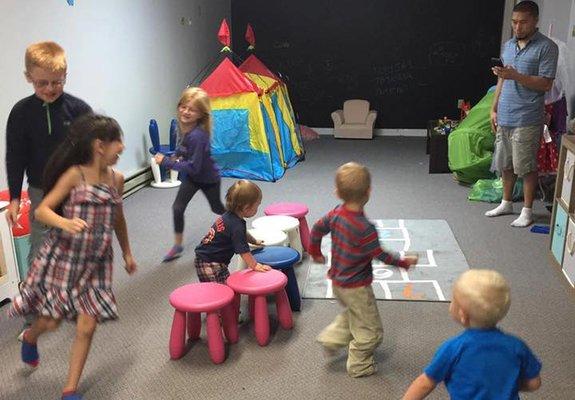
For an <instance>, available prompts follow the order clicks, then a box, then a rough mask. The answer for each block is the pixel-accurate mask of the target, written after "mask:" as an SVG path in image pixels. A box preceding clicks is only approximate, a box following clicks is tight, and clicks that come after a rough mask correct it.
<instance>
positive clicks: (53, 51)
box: [24, 42, 68, 72]
mask: <svg viewBox="0 0 575 400" xmlns="http://www.w3.org/2000/svg"><path fill="white" fill-rule="evenodd" d="M24 63H25V65H26V72H31V71H32V68H34V67H38V68H42V69H45V70H48V71H50V72H66V69H67V68H68V65H67V64H66V52H65V51H64V49H63V48H62V47H60V45H59V44H58V43H55V42H39V43H34V44H31V45H30V46H28V47H27V48H26V56H25V57H24Z"/></svg>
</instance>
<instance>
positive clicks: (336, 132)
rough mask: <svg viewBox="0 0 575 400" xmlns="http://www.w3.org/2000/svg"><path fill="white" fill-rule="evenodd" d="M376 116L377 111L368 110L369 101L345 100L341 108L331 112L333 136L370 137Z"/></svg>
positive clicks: (346, 137)
mask: <svg viewBox="0 0 575 400" xmlns="http://www.w3.org/2000/svg"><path fill="white" fill-rule="evenodd" d="M376 118H377V111H374V110H371V111H370V110H369V101H367V100H358V99H356V100H346V101H345V102H344V103H343V110H336V111H334V112H332V113H331V119H333V126H334V128H333V136H334V137H336V138H345V139H371V138H373V125H374V124H375V119H376Z"/></svg>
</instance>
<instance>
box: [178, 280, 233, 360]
mask: <svg viewBox="0 0 575 400" xmlns="http://www.w3.org/2000/svg"><path fill="white" fill-rule="evenodd" d="M233 300H234V291H233V290H232V289H230V288H229V287H227V286H226V285H222V284H221V283H213V282H202V283H192V284H189V285H184V286H181V287H179V288H177V289H176V290H174V291H173V292H172V293H171V294H170V304H171V305H172V307H174V308H175V309H176V311H175V312H174V320H173V321H172V331H171V333H170V358H171V359H172V360H176V359H178V358H181V357H182V356H183V355H184V354H185V352H186V325H187V328H188V336H189V339H190V340H196V339H198V338H199V337H200V331H201V329H202V322H201V319H200V315H201V313H203V312H205V313H207V317H206V333H207V336H208V349H209V351H210V358H211V359H212V361H213V362H214V364H220V363H222V362H223V361H224V359H225V356H226V355H225V349H224V339H223V337H222V327H221V325H220V318H219V314H220V312H221V314H222V319H223V323H224V333H225V335H226V338H227V339H228V342H230V343H236V342H237V341H238V320H237V316H236V315H235V314H234V303H233ZM186 319H187V321H186Z"/></svg>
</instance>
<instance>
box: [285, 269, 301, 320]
mask: <svg viewBox="0 0 575 400" xmlns="http://www.w3.org/2000/svg"><path fill="white" fill-rule="evenodd" d="M283 272H284V274H286V276H287V278H288V281H287V286H286V292H287V295H288V298H289V303H290V305H291V309H292V311H299V310H301V296H300V294H299V287H298V286H297V279H296V277H295V272H294V270H293V267H291V268H288V269H284V270H283Z"/></svg>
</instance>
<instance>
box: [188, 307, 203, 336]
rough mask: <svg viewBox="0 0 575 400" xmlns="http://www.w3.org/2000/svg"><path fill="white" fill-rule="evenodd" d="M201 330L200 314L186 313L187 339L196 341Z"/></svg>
mask: <svg viewBox="0 0 575 400" xmlns="http://www.w3.org/2000/svg"><path fill="white" fill-rule="evenodd" d="M201 330H202V319H201V318H200V313H188V337H189V338H190V340H197V339H198V338H199V337H200V332H201Z"/></svg>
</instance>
